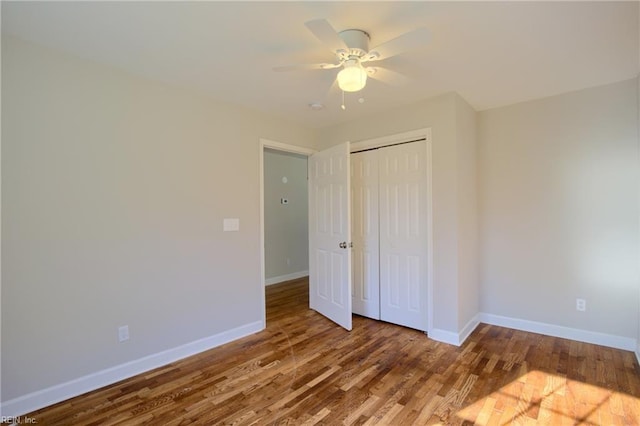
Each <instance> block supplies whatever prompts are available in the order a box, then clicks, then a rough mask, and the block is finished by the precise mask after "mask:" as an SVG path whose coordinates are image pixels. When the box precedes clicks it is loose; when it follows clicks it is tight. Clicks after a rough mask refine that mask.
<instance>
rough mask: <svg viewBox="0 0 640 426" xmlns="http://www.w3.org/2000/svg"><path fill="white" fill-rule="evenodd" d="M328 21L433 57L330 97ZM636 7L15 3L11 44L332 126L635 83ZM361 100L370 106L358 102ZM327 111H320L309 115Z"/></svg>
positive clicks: (9, 10)
mask: <svg viewBox="0 0 640 426" xmlns="http://www.w3.org/2000/svg"><path fill="white" fill-rule="evenodd" d="M316 18H326V19H328V20H329V22H330V23H331V24H332V25H333V26H334V28H335V29H336V30H338V31H341V30H343V29H348V28H359V29H362V30H365V31H367V32H368V33H369V34H370V35H371V46H375V45H377V44H380V43H382V42H384V41H387V40H389V39H391V38H394V37H396V36H398V35H400V34H402V33H404V32H406V31H410V30H413V29H416V28H419V27H426V28H427V29H429V31H430V32H431V34H432V40H431V42H430V43H428V44H427V45H426V46H425V47H424V48H423V49H420V50H417V51H414V52H411V53H410V54H404V55H401V56H399V57H396V58H394V59H395V60H390V62H391V64H390V67H391V65H395V66H398V67H400V68H399V69H403V70H406V69H412V70H413V71H412V72H410V73H409V74H410V77H412V78H411V80H410V83H409V84H408V85H405V86H402V87H390V86H387V85H384V84H382V83H379V82H377V81H371V80H370V81H369V82H368V84H367V87H366V88H365V89H364V90H363V91H362V92H360V93H358V94H347V99H346V102H347V110H346V111H342V110H340V108H339V105H340V94H341V92H339V91H337V90H335V89H334V90H332V91H330V90H329V89H330V87H331V85H332V82H333V78H334V75H335V73H336V72H337V70H332V71H330V70H325V71H296V72H289V73H278V72H274V71H272V68H273V67H275V66H280V65H289V64H295V63H307V62H312V63H314V62H331V61H333V56H332V54H331V52H329V51H328V50H327V49H326V48H324V47H323V46H322V45H321V44H320V42H319V41H318V40H317V39H316V38H315V37H314V36H313V35H312V34H311V33H310V32H309V31H308V30H307V28H306V27H305V26H304V23H305V22H306V21H309V20H311V19H316ZM638 20H639V11H638V2H633V1H631V2H609V1H606V2H575V1H574V2H562V3H560V2H517V1H516V2H277V3H275V2H264V1H263V2H15V3H14V2H6V1H2V32H3V33H7V34H12V35H14V36H17V37H20V38H23V39H26V40H30V41H33V42H36V43H39V44H43V45H47V46H50V47H54V48H58V49H62V50H65V51H68V52H72V53H74V54H76V55H79V56H81V57H85V58H88V59H91V60H95V61H98V62H102V63H105V64H109V65H112V66H115V67H118V68H121V69H124V70H127V71H129V72H132V73H135V74H139V75H143V76H147V77H150V78H152V79H156V80H161V81H165V82H169V83H173V84H178V85H181V86H185V87H188V88H190V89H195V90H198V91H201V92H205V93H207V94H209V95H211V96H212V97H214V98H216V99H219V100H223V101H227V102H232V103H235V104H240V105H244V106H246V107H249V108H253V109H258V110H262V111H265V112H268V113H270V114H275V115H279V116H284V117H288V118H289V119H290V120H292V121H296V122H298V123H301V124H303V125H306V126H310V127H324V126H329V125H333V124H337V123H340V122H344V121H348V120H352V119H354V118H357V117H361V116H363V115H367V114H371V113H373V112H378V111H383V110H385V109H391V108H395V107H399V106H402V105H407V104H411V103H415V102H417V101H420V100H422V99H426V98H428V97H431V96H434V95H438V94H441V93H444V92H448V91H456V92H458V93H459V94H460V95H461V96H462V97H464V98H465V99H466V100H467V101H468V102H469V103H470V104H471V105H472V106H473V107H474V108H475V109H476V110H483V109H487V108H493V107H497V106H502V105H508V104H512V103H515V102H520V101H524V100H529V99H535V98H540V97H545V96H551V95H554V94H558V93H562V92H567V91H572V90H578V89H582V88H586V87H592V86H597V85H601V84H607V83H612V82H616V81H621V80H625V79H628V78H633V77H635V76H636V75H638V72H639V71H640V66H639V53H638V49H639V44H640V43H639V31H638ZM359 97H363V98H364V99H365V102H364V103H363V104H360V103H358V102H357V99H358V98H359ZM317 101H319V102H322V103H324V104H325V105H326V108H325V109H324V110H322V111H311V110H310V109H309V108H308V104H309V103H311V102H317Z"/></svg>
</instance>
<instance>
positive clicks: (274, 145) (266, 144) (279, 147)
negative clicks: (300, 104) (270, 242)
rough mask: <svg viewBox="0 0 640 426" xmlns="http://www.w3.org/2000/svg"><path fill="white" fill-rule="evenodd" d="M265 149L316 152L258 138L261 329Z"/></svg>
mask: <svg viewBox="0 0 640 426" xmlns="http://www.w3.org/2000/svg"><path fill="white" fill-rule="evenodd" d="M265 148H269V149H273V150H276V151H282V152H289V153H292V154H298V155H304V156H306V157H310V156H312V155H313V154H315V153H316V152H317V151H315V150H313V149H310V148H303V147H300V146H296V145H289V144H286V143H282V142H276V141H273V140H269V139H264V138H260V154H259V161H258V170H259V171H260V172H259V173H260V176H259V179H260V285H261V289H260V298H261V299H260V300H261V303H260V306H261V309H262V328H263V329H264V328H266V327H267V301H266V298H265V289H266V283H265V277H264V272H265V264H264V262H265V259H264V256H265V254H266V250H265V247H264V150H265Z"/></svg>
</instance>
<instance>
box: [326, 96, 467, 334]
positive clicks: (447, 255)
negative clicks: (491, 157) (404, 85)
mask: <svg viewBox="0 0 640 426" xmlns="http://www.w3.org/2000/svg"><path fill="white" fill-rule="evenodd" d="M474 115H475V113H474V112H473V110H471V108H470V107H469V106H468V105H466V102H464V100H462V99H461V98H460V97H459V96H458V95H457V94H454V93H449V94H445V95H442V96H438V97H436V98H433V99H429V100H426V101H424V102H420V103H418V104H415V105H411V106H407V107H403V108H399V109H396V110H394V111H390V112H385V113H383V114H378V115H373V116H370V117H367V118H364V119H360V120H356V121H352V122H349V123H346V124H342V125H340V126H336V127H333V128H328V129H323V131H322V132H321V133H320V136H319V140H320V141H321V142H320V147H328V146H331V145H335V144H337V143H340V142H344V141H351V142H356V141H360V140H366V139H373V138H378V137H382V136H386V135H393V134H397V133H402V132H406V131H409V130H414V129H420V128H425V127H430V128H431V129H432V139H433V152H432V155H433V171H432V179H433V183H432V186H433V293H434V294H433V312H432V315H433V323H432V325H431V326H432V328H433V329H435V330H432V331H433V332H434V335H435V334H436V332H437V333H438V336H441V337H444V338H445V339H446V338H451V339H455V337H454V335H455V336H457V334H458V333H459V332H460V331H461V329H462V327H464V326H465V325H466V321H468V320H469V319H471V317H473V316H475V314H477V311H476V312H472V311H473V306H477V303H478V302H477V301H474V300H473V296H470V295H471V294H477V293H476V292H477V289H476V288H477V285H478V284H477V278H476V277H473V270H474V268H476V266H475V265H476V264H477V260H476V259H474V249H472V248H469V249H468V250H466V249H463V250H462V254H461V250H460V243H461V240H460V238H461V237H462V236H461V234H460V233H461V232H462V233H463V234H464V235H472V234H473V232H474V231H473V227H474V224H473V220H474V219H472V216H473V214H472V213H468V212H461V209H462V208H464V207H469V206H471V205H472V204H473V201H469V200H468V199H466V198H465V197H461V194H474V193H475V187H476V183H475V179H473V171H469V170H461V169H460V168H459V167H460V166H459V162H462V163H463V164H464V165H465V166H466V165H469V164H473V163H474V162H475V158H474V154H473V153H472V152H468V153H465V154H462V155H461V153H460V151H459V150H460V149H463V148H468V147H472V145H473V144H474V143H475V142H474V137H473V134H474V133H475V129H473V126H474ZM462 198H465V199H464V200H463V199H462ZM460 203H463V204H460ZM465 244H466V243H465ZM461 262H467V263H468V264H462V263H461ZM461 274H462V276H463V280H464V284H463V287H462V290H464V291H465V295H464V296H463V297H464V298H465V301H464V302H462V305H463V307H464V308H463V311H464V312H463V313H462V314H459V313H458V311H459V309H460V303H461V302H460V297H461V296H460V290H461V288H459V286H460V285H461V284H460V276H461ZM461 320H462V321H463V322H462V323H461Z"/></svg>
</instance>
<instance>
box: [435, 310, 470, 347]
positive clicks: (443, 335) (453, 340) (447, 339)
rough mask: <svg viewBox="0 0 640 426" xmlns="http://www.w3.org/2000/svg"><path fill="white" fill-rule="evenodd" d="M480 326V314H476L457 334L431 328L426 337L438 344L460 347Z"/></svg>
mask: <svg viewBox="0 0 640 426" xmlns="http://www.w3.org/2000/svg"><path fill="white" fill-rule="evenodd" d="M478 325H480V314H476V315H475V316H474V317H473V318H471V319H470V320H469V322H468V323H467V324H466V325H465V326H464V327H462V330H460V331H459V332H458V333H454V332H452V331H446V330H441V329H439V328H432V329H431V330H430V331H429V333H427V335H428V336H429V338H430V339H433V340H437V341H438V342H442V343H448V344H450V345H455V346H461V345H462V344H463V343H464V342H465V340H467V339H468V338H469V336H470V335H471V333H473V330H475V329H476V327H478Z"/></svg>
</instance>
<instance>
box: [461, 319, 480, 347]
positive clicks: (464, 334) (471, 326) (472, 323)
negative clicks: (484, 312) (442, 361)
mask: <svg viewBox="0 0 640 426" xmlns="http://www.w3.org/2000/svg"><path fill="white" fill-rule="evenodd" d="M479 325H480V314H476V315H475V316H474V317H473V318H471V320H469V322H468V323H467V325H465V326H464V327H462V330H461V331H460V333H458V335H459V337H458V340H459V341H460V344H459V345H458V346H460V345H462V344H463V343H464V341H465V340H467V338H468V337H469V336H470V335H471V333H473V330H475V329H476V327H478V326H479Z"/></svg>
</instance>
